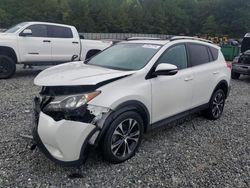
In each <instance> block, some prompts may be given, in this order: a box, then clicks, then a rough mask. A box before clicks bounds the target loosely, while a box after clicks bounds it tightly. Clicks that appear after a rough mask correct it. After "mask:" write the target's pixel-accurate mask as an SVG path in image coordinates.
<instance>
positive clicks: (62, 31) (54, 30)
mask: <svg viewBox="0 0 250 188" xmlns="http://www.w3.org/2000/svg"><path fill="white" fill-rule="evenodd" d="M48 27H49V37H52V38H73V33H72V31H71V29H70V28H68V27H62V26H52V25H50V26H48Z"/></svg>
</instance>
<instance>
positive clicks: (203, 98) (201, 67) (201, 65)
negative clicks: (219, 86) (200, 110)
mask: <svg viewBox="0 0 250 188" xmlns="http://www.w3.org/2000/svg"><path fill="white" fill-rule="evenodd" d="M187 46H188V56H189V62H190V65H191V66H192V70H193V71H194V83H193V84H194V91H193V99H192V107H198V106H200V105H203V104H206V103H208V102H209V100H210V97H211V95H212V92H213V90H214V89H215V88H214V87H215V84H216V83H215V82H216V80H217V76H218V75H219V71H220V70H219V68H218V62H217V61H216V59H217V58H218V50H217V49H215V48H213V47H209V46H207V45H203V44H200V43H188V44H187ZM216 50H217V52H216ZM216 55H217V57H214V56H216Z"/></svg>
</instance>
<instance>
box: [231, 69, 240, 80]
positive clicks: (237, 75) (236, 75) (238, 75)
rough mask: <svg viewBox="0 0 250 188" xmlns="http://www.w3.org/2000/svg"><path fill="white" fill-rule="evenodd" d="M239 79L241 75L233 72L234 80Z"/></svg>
mask: <svg viewBox="0 0 250 188" xmlns="http://www.w3.org/2000/svg"><path fill="white" fill-rule="evenodd" d="M239 77H240V73H236V72H233V71H232V74H231V78H232V79H239Z"/></svg>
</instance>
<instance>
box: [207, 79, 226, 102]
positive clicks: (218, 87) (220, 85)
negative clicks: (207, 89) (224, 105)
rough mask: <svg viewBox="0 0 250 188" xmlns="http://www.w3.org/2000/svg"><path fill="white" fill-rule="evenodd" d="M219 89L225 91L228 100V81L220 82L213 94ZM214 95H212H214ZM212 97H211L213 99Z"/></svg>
mask: <svg viewBox="0 0 250 188" xmlns="http://www.w3.org/2000/svg"><path fill="white" fill-rule="evenodd" d="M218 89H222V90H223V91H224V93H225V96H226V98H227V97H228V94H229V85H228V82H227V81H226V80H222V81H220V82H219V83H218V84H217V85H216V87H215V89H214V90H213V93H214V92H215V91H217V90H218ZM213 93H212V95H213ZM212 95H211V97H212Z"/></svg>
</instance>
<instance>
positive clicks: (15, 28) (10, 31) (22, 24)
mask: <svg viewBox="0 0 250 188" xmlns="http://www.w3.org/2000/svg"><path fill="white" fill-rule="evenodd" d="M26 24H27V22H23V23H20V24H17V25H15V26H13V27H11V28H9V29H8V30H6V31H5V33H15V32H16V31H17V30H19V29H20V28H22V27H23V26H25V25H26Z"/></svg>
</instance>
